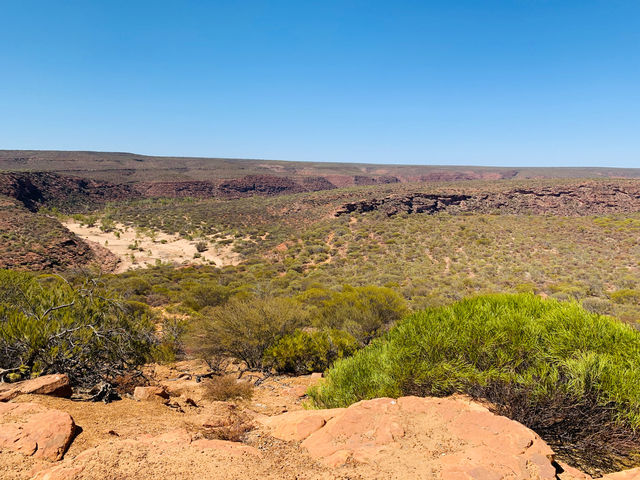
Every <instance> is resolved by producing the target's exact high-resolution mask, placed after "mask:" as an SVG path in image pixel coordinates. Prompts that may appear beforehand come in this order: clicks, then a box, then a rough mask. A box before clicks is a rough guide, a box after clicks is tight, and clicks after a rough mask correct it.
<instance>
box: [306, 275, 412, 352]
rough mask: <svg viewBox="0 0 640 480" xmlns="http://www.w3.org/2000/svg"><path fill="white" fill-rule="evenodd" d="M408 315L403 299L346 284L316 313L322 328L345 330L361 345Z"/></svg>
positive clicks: (395, 294)
mask: <svg viewBox="0 0 640 480" xmlns="http://www.w3.org/2000/svg"><path fill="white" fill-rule="evenodd" d="M407 312H408V309H407V306H406V302H405V300H404V298H403V297H402V296H401V295H400V294H399V293H398V292H396V291H395V290H392V289H390V288H386V287H375V286H366V287H352V286H349V285H345V286H344V287H343V288H342V291H341V292H337V293H334V294H333V296H332V297H331V298H330V299H329V300H326V301H325V302H324V303H323V304H322V306H321V307H320V309H319V310H318V317H317V319H316V323H317V324H318V325H319V326H321V327H326V328H334V329H339V330H345V331H347V332H349V333H350V334H351V335H353V336H354V337H355V338H356V339H357V340H358V341H359V342H360V343H361V344H362V345H366V344H368V343H369V342H370V341H371V340H373V339H374V338H375V337H377V336H379V335H381V334H382V333H383V332H385V331H386V330H387V329H388V328H389V327H390V326H391V325H393V324H394V323H395V322H397V321H398V320H400V319H401V318H402V317H403V316H404V315H405V314H406V313H407Z"/></svg>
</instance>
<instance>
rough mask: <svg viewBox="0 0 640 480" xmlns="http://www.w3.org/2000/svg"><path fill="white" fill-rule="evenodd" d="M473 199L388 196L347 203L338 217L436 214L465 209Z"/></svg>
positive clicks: (434, 196)
mask: <svg viewBox="0 0 640 480" xmlns="http://www.w3.org/2000/svg"><path fill="white" fill-rule="evenodd" d="M471 198H472V197H471V196H470V195H460V194H450V195H447V194H442V195H438V194H426V193H416V194H413V195H406V196H388V197H385V198H382V199H371V200H361V201H359V202H350V203H345V204H344V205H343V206H342V207H341V208H340V209H339V210H338V211H337V212H336V214H335V215H336V217H339V216H340V215H345V214H349V213H354V212H355V213H364V212H372V211H375V210H382V211H383V212H385V213H386V214H387V215H388V216H393V215H397V214H398V213H427V214H434V213H438V212H441V211H449V210H451V209H452V207H453V208H457V209H460V208H464V202H466V201H468V200H469V199H471Z"/></svg>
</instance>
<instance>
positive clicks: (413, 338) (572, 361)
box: [310, 294, 640, 467]
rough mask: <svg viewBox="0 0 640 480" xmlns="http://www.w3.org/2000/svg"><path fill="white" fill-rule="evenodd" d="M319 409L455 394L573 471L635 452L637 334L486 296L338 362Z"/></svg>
mask: <svg viewBox="0 0 640 480" xmlns="http://www.w3.org/2000/svg"><path fill="white" fill-rule="evenodd" d="M327 377H328V378H327V381H326V382H325V383H323V384H321V385H320V386H318V387H316V388H314V389H312V390H311V392H310V396H311V398H312V400H313V403H314V404H315V405H316V406H319V407H342V406H347V405H349V404H352V403H354V402H356V401H359V400H362V399H369V398H375V397H382V396H392V397H397V396H400V395H407V394H417V395H436V396H444V395H450V394H453V393H465V394H469V395H471V396H473V397H479V398H483V399H486V400H488V401H490V402H492V403H493V404H494V405H495V407H496V409H497V410H498V411H500V412H501V413H503V414H506V415H508V416H510V417H512V418H515V419H516V420H519V421H521V422H523V423H525V424H526V425H528V426H530V427H531V428H533V429H534V430H536V431H538V432H539V433H540V434H541V435H542V436H543V437H544V438H545V439H546V440H547V441H549V442H550V443H552V444H553V445H554V447H556V449H557V450H558V451H559V452H561V453H562V454H563V455H565V456H567V457H570V458H571V459H572V461H573V462H574V464H576V463H577V464H581V463H582V464H583V465H586V466H593V465H594V464H598V462H600V464H601V466H605V467H606V465H607V463H608V462H615V461H616V460H615V459H616V458H618V457H619V456H626V455H627V454H629V453H630V450H633V449H637V443H636V446H634V445H633V443H632V442H633V441H634V440H637V436H636V431H637V430H638V428H640V334H639V333H638V332H637V331H636V330H635V329H633V328H632V327H630V326H627V325H624V324H622V323H620V322H618V321H616V320H615V319H613V318H610V317H607V316H601V315H598V314H593V313H589V312H587V311H586V310H584V309H583V308H582V307H581V306H580V305H578V304H577V303H575V302H558V301H556V300H543V299H541V298H540V297H537V296H534V295H531V294H519V295H489V296H481V297H476V298H471V299H467V300H462V301H459V302H457V303H454V304H452V305H450V306H446V307H440V308H433V309H428V310H426V311H423V312H420V313H416V314H414V315H412V316H410V317H408V318H406V319H405V320H403V321H401V322H399V323H398V324H397V326H396V327H394V328H393V329H392V330H391V331H389V332H388V334H386V335H385V336H384V337H382V338H379V339H377V340H375V341H374V342H373V343H372V344H371V345H369V346H368V347H367V348H365V349H363V350H361V351H359V352H357V353H356V354H355V355H354V356H353V357H351V358H348V359H345V360H341V361H338V362H337V363H336V364H335V365H334V367H333V368H332V369H331V370H329V372H328V375H327Z"/></svg>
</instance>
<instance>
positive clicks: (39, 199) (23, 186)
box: [0, 172, 140, 211]
mask: <svg viewBox="0 0 640 480" xmlns="http://www.w3.org/2000/svg"><path fill="white" fill-rule="evenodd" d="M0 195H6V196H7V197H12V198H15V199H16V200H18V201H19V202H21V203H22V204H23V205H24V206H25V207H26V208H27V209H29V210H31V211H36V210H37V209H38V208H39V207H41V206H43V205H47V206H55V207H62V208H72V209H74V210H82V209H86V208H90V207H93V206H96V205H99V204H103V203H106V202H109V201H115V200H124V199H131V198H137V197H140V194H139V193H138V192H136V191H135V190H134V189H133V188H132V187H131V186H130V185H124V184H113V183H108V182H100V181H96V180H89V179H86V178H79V177H70V176H65V175H58V174H55V173H47V172H28V173H24V172H5V173H0Z"/></svg>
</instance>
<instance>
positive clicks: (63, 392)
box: [0, 374, 71, 402]
mask: <svg viewBox="0 0 640 480" xmlns="http://www.w3.org/2000/svg"><path fill="white" fill-rule="evenodd" d="M25 394H31V395H50V396H52V397H63V398H69V397H70V396H71V384H70V383H69V377H68V376H67V375H66V374H56V375H43V376H41V377H37V378H32V379H30V380H24V381H22V382H16V383H0V402H6V401H8V400H11V399H13V398H15V397H17V396H18V395H25Z"/></svg>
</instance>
